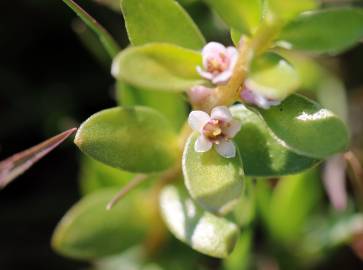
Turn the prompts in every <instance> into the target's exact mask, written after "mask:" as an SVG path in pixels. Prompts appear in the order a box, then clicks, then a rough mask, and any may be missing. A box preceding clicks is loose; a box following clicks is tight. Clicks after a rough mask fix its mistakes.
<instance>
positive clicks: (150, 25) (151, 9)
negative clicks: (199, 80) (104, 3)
mask: <svg viewBox="0 0 363 270" xmlns="http://www.w3.org/2000/svg"><path fill="white" fill-rule="evenodd" d="M121 10H122V13H123V15H124V18H125V23H126V29H127V33H128V35H129V39H130V41H131V44H133V45H136V46H138V45H143V44H145V43H149V42H166V43H172V44H177V45H179V46H182V47H185V48H190V49H201V48H202V47H203V45H204V43H205V40H204V37H203V35H202V34H201V32H200V31H199V29H198V27H197V26H196V25H195V23H194V22H193V20H192V19H191V18H190V17H189V15H188V14H187V13H186V12H185V11H184V9H183V8H182V7H181V6H180V5H179V3H177V2H176V1H174V0H158V1H155V0H137V1H135V0H121Z"/></svg>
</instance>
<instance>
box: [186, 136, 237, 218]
mask: <svg viewBox="0 0 363 270" xmlns="http://www.w3.org/2000/svg"><path fill="white" fill-rule="evenodd" d="M198 136H199V135H198V134H195V133H194V134H192V135H191V136H190V137H189V139H188V141H187V143H186V145H185V148H184V155H183V174H184V181H185V185H186V187H187V189H188V191H189V193H190V195H191V197H192V198H193V199H194V200H195V201H196V202H197V203H199V204H200V205H201V206H202V207H203V208H204V209H206V210H208V211H211V212H215V213H218V214H224V213H226V212H228V211H230V210H231V209H232V207H233V206H234V205H235V204H236V203H237V201H238V199H239V197H240V195H241V192H242V187H243V169H242V162H241V159H240V157H239V154H238V153H237V155H236V157H234V158H229V159H228V158H225V157H222V156H221V155H219V154H218V153H217V152H216V151H215V150H214V149H211V150H210V151H208V152H205V153H198V152H196V151H195V150H194V144H195V141H196V139H197V138H198Z"/></svg>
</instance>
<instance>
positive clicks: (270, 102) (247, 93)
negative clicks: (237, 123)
mask: <svg viewBox="0 0 363 270" xmlns="http://www.w3.org/2000/svg"><path fill="white" fill-rule="evenodd" d="M240 98H241V99H242V100H244V101H245V102H246V103H250V104H253V105H256V106H258V107H260V108H262V109H265V110H267V109H269V108H271V107H272V106H276V105H279V104H280V103H281V101H280V100H275V99H270V98H267V97H264V96H263V95H261V94H260V93H258V92H257V91H254V90H252V89H249V88H247V87H246V86H245V87H244V88H243V89H242V90H241V92H240Z"/></svg>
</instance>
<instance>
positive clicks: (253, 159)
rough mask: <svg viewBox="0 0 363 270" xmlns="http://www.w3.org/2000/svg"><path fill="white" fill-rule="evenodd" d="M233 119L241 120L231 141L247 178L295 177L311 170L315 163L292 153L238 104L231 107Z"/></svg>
mask: <svg viewBox="0 0 363 270" xmlns="http://www.w3.org/2000/svg"><path fill="white" fill-rule="evenodd" d="M231 112H232V114H233V116H234V117H235V118H237V119H240V120H241V122H242V123H243V124H242V127H241V130H240V132H239V133H238V134H237V135H236V137H235V138H234V141H235V143H236V145H237V146H238V148H239V151H240V153H241V158H242V160H243V169H244V171H245V174H246V175H247V176H257V177H266V176H279V175H286V174H292V173H297V172H299V171H302V170H306V169H307V168H310V167H311V166H314V165H315V164H317V163H318V162H319V160H317V159H313V158H309V157H305V156H302V155H299V154H297V153H294V152H293V151H291V149H290V148H288V147H287V146H286V145H285V143H284V142H283V141H281V140H280V139H278V138H277V137H276V136H275V135H274V134H273V133H272V132H271V130H270V129H269V128H268V126H267V125H266V123H265V122H264V121H263V119H262V118H261V117H260V116H259V115H258V113H256V112H254V111H253V110H250V109H248V108H246V106H244V105H242V104H239V105H235V106H233V107H231Z"/></svg>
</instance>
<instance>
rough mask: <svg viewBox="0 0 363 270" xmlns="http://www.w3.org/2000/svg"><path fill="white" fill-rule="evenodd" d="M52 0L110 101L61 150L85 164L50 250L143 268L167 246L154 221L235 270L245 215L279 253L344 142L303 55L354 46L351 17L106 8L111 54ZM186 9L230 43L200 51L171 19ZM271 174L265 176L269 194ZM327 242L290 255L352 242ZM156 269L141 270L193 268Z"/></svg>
mask: <svg viewBox="0 0 363 270" xmlns="http://www.w3.org/2000/svg"><path fill="white" fill-rule="evenodd" d="M64 2H65V3H66V4H67V5H68V6H69V7H70V8H71V9H72V10H73V11H75V12H76V13H77V15H79V17H80V18H81V20H83V21H84V23H85V24H86V25H88V26H89V28H90V30H92V31H94V32H95V34H96V35H97V36H98V39H94V40H93V42H98V45H102V46H103V47H104V49H105V51H106V52H107V53H108V54H109V56H110V57H111V58H112V63H110V66H109V68H110V72H111V74H112V76H113V78H114V80H115V88H116V91H117V96H118V102H119V104H118V106H115V107H113V108H106V109H104V110H102V111H100V112H96V113H95V114H94V115H92V116H90V117H89V118H88V119H86V120H85V121H84V122H83V123H82V124H81V125H80V127H79V128H78V130H77V133H76V136H75V140H74V142H75V144H76V145H77V146H78V148H79V149H80V150H81V151H82V152H83V153H84V154H85V155H86V156H87V158H84V162H83V168H82V174H81V176H82V177H81V178H82V183H81V185H82V191H83V193H84V198H82V200H81V201H80V202H79V203H77V204H76V205H75V206H74V207H73V208H72V209H71V210H70V211H69V212H68V213H66V215H65V217H64V218H63V219H62V221H61V222H60V223H59V225H58V227H57V228H56V230H55V233H54V235H53V239H52V245H53V247H54V249H55V250H56V251H57V252H59V253H61V254H63V255H65V256H69V257H72V258H76V259H81V260H92V261H96V265H98V267H99V268H97V269H106V268H102V267H105V266H104V265H106V264H107V263H110V261H112V260H115V261H114V263H116V257H109V256H114V255H115V256H116V255H117V256H120V257H119V260H120V263H121V264H122V263H123V260H126V257H127V256H129V255H128V254H129V253H130V249H131V250H132V252H135V254H136V253H137V254H139V255H135V256H136V257H137V256H141V255H140V254H143V255H142V256H141V257H142V259H140V260H144V261H145V264H147V262H148V259H146V258H151V257H152V256H153V253H154V251H155V250H157V249H158V248H160V246H163V245H164V246H165V245H168V244H166V243H167V242H168V241H169V240H167V237H166V235H167V233H166V231H165V229H164V227H163V225H162V224H165V225H166V227H167V228H168V229H169V231H170V232H171V233H172V234H173V235H174V236H175V237H176V238H177V239H179V240H180V241H182V242H184V243H185V244H187V245H189V246H190V247H191V248H192V249H194V250H195V251H197V252H199V253H201V254H204V255H208V256H211V257H215V258H221V259H224V261H223V264H222V266H220V267H221V269H222V268H223V269H248V268H246V267H247V266H246V264H247V261H248V260H249V259H248V258H251V255H246V254H247V253H248V254H251V252H252V251H251V249H252V248H251V245H252V244H251V243H252V242H253V241H252V236H251V235H252V234H253V224H254V220H255V217H256V216H257V214H256V213H257V212H259V213H260V215H261V216H262V217H261V219H262V220H263V222H264V224H265V225H264V228H266V231H268V234H269V235H270V236H271V237H270V238H271V241H272V242H274V241H275V242H276V241H280V242H283V243H284V246H285V248H286V249H285V250H288V247H289V245H291V244H293V243H299V240H298V239H299V238H297V237H298V235H300V234H301V233H302V229H301V228H302V227H301V226H302V224H303V221H304V222H305V220H304V219H305V218H306V219H310V216H308V214H310V212H311V209H312V208H313V206H314V202H316V200H317V199H313V201H311V197H313V198H318V197H319V196H320V195H319V194H320V193H319V192H317V191H316V190H317V189H319V186H316V185H318V182H319V181H318V180H316V179H319V170H318V168H319V166H320V165H321V164H322V163H323V162H325V161H326V160H329V159H330V158H331V157H332V156H334V155H342V154H343V153H345V152H347V151H348V150H349V145H350V143H349V141H350V135H349V132H348V129H347V126H346V124H345V122H346V119H345V115H344V113H342V108H346V103H345V102H346V101H345V99H344V98H342V99H340V98H339V97H330V99H327V100H331V99H334V100H335V101H334V102H333V103H334V104H335V105H334V106H333V105H331V103H329V102H326V99H325V98H324V97H323V96H324V95H321V93H322V92H321V91H322V89H323V88H324V89H325V90H326V87H327V86H326V85H327V84H326V83H327V82H331V84H330V85H331V87H332V88H334V89H336V85H337V84H339V80H338V79H337V78H336V77H334V75H332V73H331V72H330V71H328V70H326V69H325V68H324V67H322V66H321V65H320V64H319V62H318V61H317V60H316V59H317V57H334V56H335V55H337V54H340V53H342V52H344V51H346V50H348V49H350V48H351V47H353V46H354V45H355V44H357V43H358V42H359V41H360V40H361V39H362V38H363V9H361V8H359V7H354V6H342V5H339V6H330V5H326V4H324V5H322V4H321V3H319V2H318V1H314V0H299V1H286V0H225V1H221V0H203V1H202V2H203V3H199V1H180V3H179V2H177V1H175V0H121V1H120V3H119V4H118V1H109V2H110V3H109V4H110V5H112V7H113V9H115V10H116V11H117V10H118V8H117V7H118V6H120V9H119V11H121V13H122V15H123V18H124V22H125V26H126V29H127V34H128V38H129V41H130V45H129V46H127V47H126V48H124V49H121V48H120V46H119V45H118V44H117V42H116V41H115V40H114V39H113V37H112V36H111V35H110V34H109V33H108V32H107V31H106V30H105V29H104V28H103V27H101V26H100V25H99V24H98V23H97V22H96V21H95V20H94V19H93V18H91V17H90V15H89V14H88V13H86V12H85V11H84V10H83V9H81V8H80V6H78V5H77V4H76V3H74V2H73V1H71V0H64ZM104 2H105V4H107V2H106V1H104ZM111 2H112V3H111ZM189 2H193V3H194V4H193V3H192V4H190V3H189ZM115 3H116V5H115ZM190 5H200V7H202V8H203V9H205V10H206V11H207V10H211V11H212V13H210V14H214V15H213V16H215V17H216V18H218V19H217V21H218V20H219V21H218V22H219V24H220V25H222V28H223V27H226V28H227V29H228V31H229V32H230V36H231V39H230V42H228V41H226V43H225V44H222V43H221V42H218V41H215V40H208V41H207V40H206V39H205V38H204V36H203V34H202V32H201V31H200V30H199V28H198V26H197V24H196V23H195V22H194V21H193V19H192V18H191V17H190V16H189V15H188V13H187V12H186V10H184V6H186V7H188V9H189V8H190ZM204 20H210V19H209V17H208V18H207V19H206V18H204ZM198 21H199V20H198ZM221 21H223V24H222V23H221ZM199 22H200V21H199ZM209 25H213V24H212V23H210V24H209ZM214 31H222V30H221V28H220V26H219V28H218V27H217V26H216V29H215V30H214ZM212 32H213V30H212ZM85 45H86V46H87V44H85ZM88 45H89V44H88ZM332 82H334V83H332ZM323 85H324V87H323ZM340 85H341V84H340ZM303 90H304V91H303ZM343 91H344V88H343ZM298 92H299V93H298ZM304 93H308V96H309V98H308V97H306V96H304ZM326 95H327V94H325V96H326ZM332 95H334V92H332ZM343 96H344V95H343ZM321 104H324V105H325V106H326V107H324V106H323V105H321ZM271 178H273V179H275V180H276V179H278V181H277V184H276V182H274V183H275V185H277V187H276V193H275V192H274V193H272V191H271V190H272V189H271V185H270V184H271V181H270V179H271ZM90 179H92V180H90ZM101 179H103V180H101ZM311 179H313V180H314V181H313V182H312V181H311ZM120 188H121V190H119V189H120ZM290 191H291V192H290ZM277 192H278V193H277ZM304 194H308V195H307V196H304ZM315 194H316V195H315ZM278 196H280V197H278ZM283 196H285V197H283ZM286 196H290V197H288V198H290V199H287V197H286ZM295 196H296V197H295ZM310 196H311V197H310ZM314 196H315V197H314ZM295 200H296V201H295ZM297 200H299V201H297ZM261 205H262V206H261ZM106 206H107V210H106ZM286 207H290V208H287V209H289V211H290V213H291V215H292V217H291V220H292V221H291V222H293V225H291V226H290V227H289V225H286V230H285V229H282V227H280V226H279V224H280V223H281V222H282V223H286V224H287V223H288V222H289V219H290V217H289V216H288V215H285V216H284V215H282V214H281V212H279V209H284V208H286ZM294 207H296V208H294ZM299 207H300V208H299ZM256 209H257V210H256ZM295 211H296V212H299V211H300V212H299V215H300V216H299V217H296V219H295V217H294V212H295ZM354 215H355V216H354V218H353V213H350V216H349V218H347V219H345V222H347V224H348V223H349V222H351V223H349V224H350V225H349V224H348V225H347V227H349V226H350V227H349V228H353V227H354V225H352V224H353V223H354V222H356V223H357V224H358V223H359V222H361V223H362V222H363V221H362V217H361V216H360V215H359V214H358V213H356V212H355V213H354ZM301 218H303V220H301ZM161 220H162V221H161ZM361 223H359V224H361ZM304 224H305V223H304ZM354 224H355V223H354ZM310 225H311V226H312V224H310ZM320 225H321V223H319V226H320ZM321 226H323V225H321ZM324 226H326V228H327V229H326V230H333V229H331V228H330V227H329V226H330V225H329V226H328V225H327V224H325V225H324ZM336 226H338V225H336ZM340 226H343V227H344V224H343V225H340ZM328 227H329V228H328ZM356 227H357V226H356ZM356 227H354V228H355V229H356V230H358V229H357V228H356ZM358 227H359V226H358ZM304 228H305V227H304ZM324 228H325V227H324ZM334 228H335V227H334ZM290 229H291V230H290ZM335 229H336V230H338V229H337V228H335ZM361 231H362V233H363V228H362V230H361ZM328 234H329V233H326V235H324V236H321V237H325V238H324V239H325V240H324V243H322V242H319V241H318V240H316V238H314V239H315V240H314V241H318V242H308V241H309V239H310V238H311V237H310V238H309V237H307V238H306V239H304V241H302V242H301V245H300V243H299V244H298V246H299V247H298V248H296V249H297V250H298V251H297V252H301V253H304V254H305V253H306V254H309V255H306V256H307V259H306V260H307V261H311V262H316V261H317V260H316V258H317V256H318V255H316V254H315V253H314V256H313V255H311V253H313V252H312V251H311V247H312V246H314V247H315V248H316V250H318V251H321V254H322V252H323V250H326V249H329V248H331V247H333V246H334V245H335V244H338V242H339V243H343V242H344V241H345V242H344V243H347V242H346V241H348V239H351V238H350V237H351V236H352V235H353V234H354V233H353V229H352V230H350V231H349V232H347V233H346V235H344V236H342V235H341V236H340V237H341V238H339V239H329V237H328V236H327V235H328ZM329 241H330V242H329ZM334 241H335V242H334ZM285 244H286V245H285ZM315 244H316V245H315ZM309 248H310V249H309ZM140 250H142V252H140ZM126 251H127V252H126ZM168 252H169V251H168ZM168 252H167V253H168ZM175 252H177V251H175ZM309 252H310V253H309ZM120 254H121V255H120ZM122 254H124V255H122ZM145 254H147V255H145ZM321 254H320V256H322V255H321ZM295 255H296V254H295ZM310 255H311V256H310ZM130 256H133V255H130ZM148 256H149V257H148ZM173 256H174V255H172V254H169V255H165V257H163V259H162V260H161V261H163V262H164V263H165V262H166V261H168V263H170V258H171V257H173ZM196 256H199V255H196V254H194V253H193V256H191V257H193V259H190V260H189V259H188V260H187V261H188V262H182V260H183V259H182V258H181V257H180V259H179V260H180V261H179V263H180V264H181V265H183V264H184V263H185V264H187V263H190V264H192V263H193V262H194V260H195V259H194V257H196ZM309 256H310V257H309ZM297 260H298V259H297ZM102 265H103V266H102ZM107 265H108V264H107ZM162 265H163V264H162V263H161V262H160V268H155V269H197V268H196V265H197V264H194V265H191V266H190V265H189V266H185V267H184V268H183V267H181V268H180V267H179V268H174V266H170V265H171V264H167V263H166V265H169V266H162ZM96 267H97V266H96ZM142 267H143V266H139V268H137V269H146V268H142ZM157 267H159V266H157ZM163 267H165V268H163ZM168 267H171V268H168ZM188 267H189V268H188ZM107 269H109V268H107ZM110 269H111V268H110ZM112 269H121V268H112ZM135 269H136V268H135ZM147 269H149V268H147ZM150 269H151V268H150ZM152 269H154V268H152ZM216 269H217V268H216ZM218 269H219V268H218Z"/></svg>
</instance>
